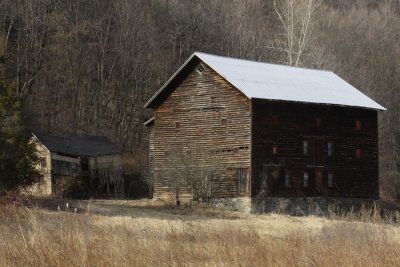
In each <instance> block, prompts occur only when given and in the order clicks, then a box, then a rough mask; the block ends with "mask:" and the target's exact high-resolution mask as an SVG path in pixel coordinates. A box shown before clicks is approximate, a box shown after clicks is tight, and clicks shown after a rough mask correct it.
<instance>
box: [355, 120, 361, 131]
mask: <svg viewBox="0 0 400 267" xmlns="http://www.w3.org/2000/svg"><path fill="white" fill-rule="evenodd" d="M361 126H362V125H361V121H360V120H356V130H357V131H359V130H361Z"/></svg>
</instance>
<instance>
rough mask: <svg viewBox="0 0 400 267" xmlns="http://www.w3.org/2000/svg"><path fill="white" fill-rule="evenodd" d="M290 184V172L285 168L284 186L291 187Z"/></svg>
mask: <svg viewBox="0 0 400 267" xmlns="http://www.w3.org/2000/svg"><path fill="white" fill-rule="evenodd" d="M291 186H292V185H291V184H290V173H289V171H288V170H285V187H291Z"/></svg>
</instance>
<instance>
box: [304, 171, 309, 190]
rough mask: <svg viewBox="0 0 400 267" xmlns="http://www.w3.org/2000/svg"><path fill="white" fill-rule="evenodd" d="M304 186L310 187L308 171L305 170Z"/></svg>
mask: <svg viewBox="0 0 400 267" xmlns="http://www.w3.org/2000/svg"><path fill="white" fill-rule="evenodd" d="M303 187H308V172H304V175H303Z"/></svg>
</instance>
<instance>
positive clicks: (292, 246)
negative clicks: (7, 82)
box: [0, 206, 400, 266]
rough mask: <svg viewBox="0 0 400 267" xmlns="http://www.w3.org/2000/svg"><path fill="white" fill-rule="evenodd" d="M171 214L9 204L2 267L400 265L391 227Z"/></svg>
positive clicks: (0, 232) (1, 214) (0, 245)
mask: <svg viewBox="0 0 400 267" xmlns="http://www.w3.org/2000/svg"><path fill="white" fill-rule="evenodd" d="M141 212H142V213H145V212H144V211H141ZM137 215H139V214H137ZM171 216H178V217H170V218H168V217H157V216H153V215H151V214H150V215H149V216H148V217H140V216H126V217H107V216H99V215H90V214H87V213H86V214H78V213H74V212H64V211H60V212H47V211H43V210H40V209H26V208H16V207H12V206H3V207H1V208H0V236H1V238H0V266H399V265H400V250H399V249H398V248H399V245H400V238H399V237H400V235H399V234H400V231H399V229H398V226H394V225H390V224H383V223H371V222H368V223H365V222H354V221H353V222H351V221H337V220H332V219H331V220H330V219H322V218H316V217H303V218H295V217H290V216H282V215H246V216H242V217H240V218H237V219H233V220H232V219H230V218H229V217H227V218H215V217H213V218H209V219H207V218H206V217H204V214H203V215H202V216H200V217H198V216H195V214H192V215H191V216H189V215H176V214H175V215H171ZM174 218H175V220H174ZM199 218H200V220H199Z"/></svg>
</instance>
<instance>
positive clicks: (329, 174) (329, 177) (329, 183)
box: [328, 172, 334, 187]
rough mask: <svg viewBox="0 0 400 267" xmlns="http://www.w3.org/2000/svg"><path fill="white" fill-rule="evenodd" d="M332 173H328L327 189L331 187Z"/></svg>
mask: <svg viewBox="0 0 400 267" xmlns="http://www.w3.org/2000/svg"><path fill="white" fill-rule="evenodd" d="M333 184H334V182H333V173H332V172H328V187H333Z"/></svg>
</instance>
